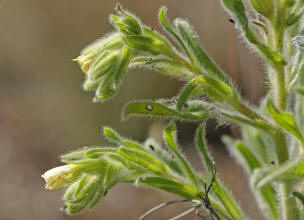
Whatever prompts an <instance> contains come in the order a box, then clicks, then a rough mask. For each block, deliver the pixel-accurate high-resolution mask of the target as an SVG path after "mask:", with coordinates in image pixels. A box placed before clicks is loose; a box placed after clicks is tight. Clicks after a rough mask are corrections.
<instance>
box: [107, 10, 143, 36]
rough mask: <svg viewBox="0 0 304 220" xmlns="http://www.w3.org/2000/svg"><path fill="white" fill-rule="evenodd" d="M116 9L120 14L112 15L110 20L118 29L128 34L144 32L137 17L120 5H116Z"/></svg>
mask: <svg viewBox="0 0 304 220" xmlns="http://www.w3.org/2000/svg"><path fill="white" fill-rule="evenodd" d="M115 9H116V12H117V14H118V15H119V16H116V15H111V16H110V22H111V23H112V25H113V26H114V27H115V28H116V29H117V30H118V31H120V32H121V33H123V34H126V35H141V34H142V29H141V24H140V21H139V19H138V18H137V17H135V16H134V15H133V14H131V13H129V12H126V11H125V10H123V9H122V8H121V7H120V5H116V8H115Z"/></svg>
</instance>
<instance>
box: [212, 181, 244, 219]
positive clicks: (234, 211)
mask: <svg viewBox="0 0 304 220" xmlns="http://www.w3.org/2000/svg"><path fill="white" fill-rule="evenodd" d="M212 188H213V191H214V192H215V194H216V196H217V197H218V199H219V200H220V201H221V202H222V204H223V205H224V207H225V208H226V211H227V212H228V213H229V215H230V216H231V217H232V219H244V216H243V214H242V213H241V211H240V208H239V206H238V204H237V203H236V202H235V200H234V199H233V198H232V196H231V195H230V194H229V193H228V191H227V189H225V187H224V186H223V184H221V183H220V182H219V181H218V180H217V179H216V180H215V181H214V182H213V183H212Z"/></svg>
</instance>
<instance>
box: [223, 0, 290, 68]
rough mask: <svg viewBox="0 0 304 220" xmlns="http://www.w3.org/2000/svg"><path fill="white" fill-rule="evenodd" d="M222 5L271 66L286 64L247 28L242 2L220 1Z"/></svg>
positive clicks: (233, 0)
mask: <svg viewBox="0 0 304 220" xmlns="http://www.w3.org/2000/svg"><path fill="white" fill-rule="evenodd" d="M222 3H223V5H224V6H225V7H226V8H227V9H228V10H229V11H231V12H232V13H233V14H234V16H235V17H236V20H237V21H238V23H239V24H240V26H241V28H242V30H243V32H244V34H245V37H246V38H247V40H248V41H249V42H250V43H252V44H254V45H255V46H256V48H257V49H258V50H259V51H260V53H261V54H262V55H263V56H264V57H265V58H266V59H267V60H268V61H269V62H270V63H271V64H272V66H277V65H286V64H287V63H286V61H285V60H284V58H283V57H282V56H281V55H280V54H278V53H277V52H276V51H274V50H272V49H271V48H270V47H269V46H267V45H265V44H263V43H261V42H259V40H258V38H257V36H256V35H255V34H254V32H253V31H252V30H251V29H250V28H249V25H248V18H247V15H246V12H245V7H244V4H243V2H242V0H222ZM264 4H265V3H264Z"/></svg>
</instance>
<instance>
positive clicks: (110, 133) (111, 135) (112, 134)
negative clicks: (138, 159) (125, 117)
mask: <svg viewBox="0 0 304 220" xmlns="http://www.w3.org/2000/svg"><path fill="white" fill-rule="evenodd" d="M103 133H104V135H105V136H106V137H107V138H108V139H109V140H110V141H112V142H114V143H116V144H118V145H123V146H125V147H128V148H131V149H136V150H141V151H144V148H143V147H142V146H141V145H140V144H138V143H136V142H134V141H130V140H128V139H125V138H123V137H121V136H119V134H118V133H117V132H116V131H114V130H113V129H112V128H109V127H104V128H103Z"/></svg>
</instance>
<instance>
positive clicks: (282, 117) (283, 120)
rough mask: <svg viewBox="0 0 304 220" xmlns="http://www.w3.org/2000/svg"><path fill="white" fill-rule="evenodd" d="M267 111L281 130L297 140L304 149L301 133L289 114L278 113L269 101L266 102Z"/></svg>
mask: <svg viewBox="0 0 304 220" xmlns="http://www.w3.org/2000/svg"><path fill="white" fill-rule="evenodd" d="M267 109H268V112H269V113H270V115H271V117H272V118H273V120H274V121H275V122H276V123H277V124H278V125H279V126H280V127H282V128H283V129H285V130H286V131H288V132H289V133H291V134H293V135H294V136H295V137H296V138H298V140H299V141H300V142H301V144H302V146H303V147H304V139H303V136H302V133H301V132H300V130H299V128H298V126H297V124H296V122H295V120H294V116H293V115H292V114H291V113H288V112H283V111H279V110H278V109H277V108H276V107H275V105H274V104H273V102H272V101H271V99H268V100H267Z"/></svg>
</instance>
